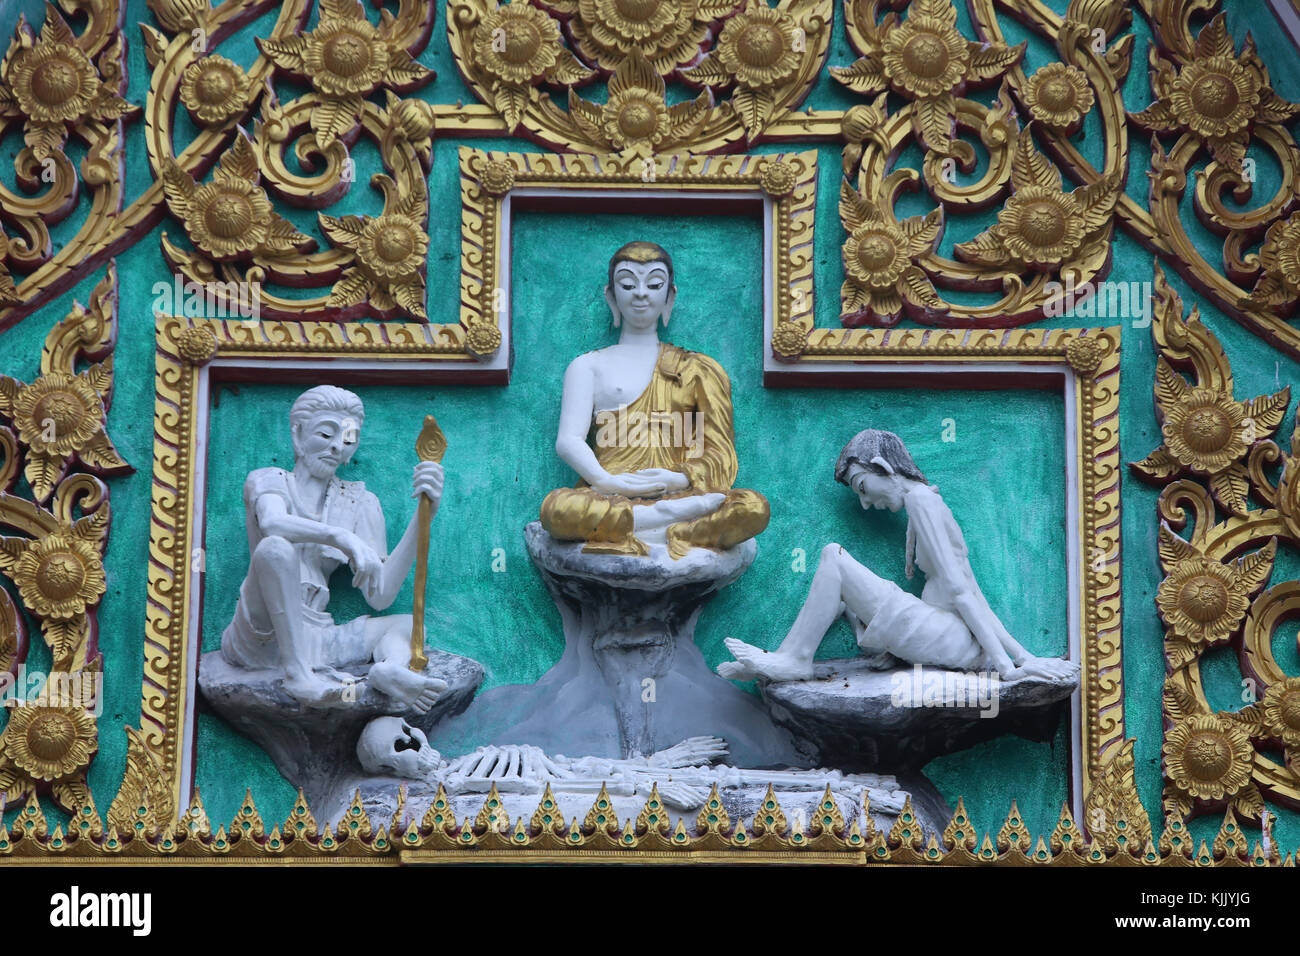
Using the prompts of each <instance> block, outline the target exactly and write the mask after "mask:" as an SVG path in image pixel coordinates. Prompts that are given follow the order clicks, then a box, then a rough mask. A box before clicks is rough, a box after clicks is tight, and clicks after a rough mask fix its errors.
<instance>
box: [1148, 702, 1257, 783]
mask: <svg viewBox="0 0 1300 956" xmlns="http://www.w3.org/2000/svg"><path fill="white" fill-rule="evenodd" d="M1163 753H1164V759H1165V774H1166V775H1167V776H1168V777H1169V780H1170V782H1171V783H1173V785H1174V787H1175V788H1177V789H1178V790H1180V791H1182V793H1183V794H1185V795H1186V796H1187V797H1189V798H1191V799H1192V800H1222V799H1223V798H1225V797H1233V796H1235V795H1236V794H1237V793H1239V792H1240V791H1241V790H1243V789H1245V787H1246V786H1247V785H1248V784H1249V783H1250V777H1251V771H1252V770H1253V769H1254V766H1255V752H1254V750H1252V749H1251V746H1250V738H1249V737H1247V736H1246V734H1245V733H1244V732H1243V731H1241V730H1240V729H1239V728H1237V727H1234V726H1233V725H1232V724H1230V723H1228V722H1227V721H1225V720H1223V719H1221V718H1219V717H1215V716H1213V715H1210V714H1204V715H1199V716H1195V717H1188V718H1186V719H1184V720H1180V721H1179V722H1178V723H1177V724H1176V725H1175V726H1174V728H1173V729H1172V730H1170V731H1169V733H1168V735H1167V736H1166V737H1165V745H1164V750H1163Z"/></svg>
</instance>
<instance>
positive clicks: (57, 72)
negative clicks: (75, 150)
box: [0, 4, 136, 161]
mask: <svg viewBox="0 0 1300 956" xmlns="http://www.w3.org/2000/svg"><path fill="white" fill-rule="evenodd" d="M16 32H17V36H16V38H15V40H14V41H13V43H12V44H10V47H9V52H8V53H7V54H5V58H4V62H3V65H0V114H7V115H14V114H15V113H16V114H18V115H21V116H23V117H24V118H25V126H24V135H23V140H24V142H26V144H27V146H28V148H30V149H31V151H32V155H33V156H35V158H36V159H37V160H38V161H40V160H43V159H45V158H46V157H47V156H49V155H51V154H52V153H54V152H55V151H60V152H61V151H62V150H63V146H64V143H65V142H66V140H67V131H68V127H69V126H75V125H77V124H79V123H87V122H96V121H98V122H104V121H109V122H111V121H114V120H116V119H118V118H120V117H123V116H126V115H128V114H131V113H134V112H136V107H133V106H131V104H130V103H128V102H127V101H126V100H124V99H122V97H121V96H119V95H118V90H117V89H116V88H115V86H114V83H113V81H114V80H116V79H118V78H119V77H118V75H117V71H118V64H117V62H116V58H117V57H118V56H119V55H120V50H118V49H111V50H108V51H106V52H105V54H104V58H103V62H102V63H101V64H100V66H99V68H98V69H97V68H96V66H95V64H94V63H93V62H91V59H90V57H89V56H88V55H87V54H86V51H85V50H83V49H82V47H81V46H80V45H79V44H78V42H77V38H76V37H75V36H73V34H72V30H71V29H69V28H68V24H67V22H66V21H65V20H64V19H63V17H62V16H60V14H59V11H58V10H57V9H56V8H55V7H54V5H53V4H46V7H45V25H44V26H43V27H41V32H40V36H33V34H32V31H31V28H30V27H28V26H27V23H26V21H25V20H24V19H23V18H22V17H19V21H18V27H17V31H16ZM101 71H102V74H103V75H101Z"/></svg>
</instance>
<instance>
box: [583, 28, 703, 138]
mask: <svg viewBox="0 0 1300 956" xmlns="http://www.w3.org/2000/svg"><path fill="white" fill-rule="evenodd" d="M666 90H667V87H666V85H665V84H664V80H663V77H661V76H660V75H659V74H658V73H656V72H655V70H654V67H652V66H651V65H650V61H649V60H647V59H646V58H645V57H644V56H642V55H641V53H640V51H638V50H633V51H632V52H631V53H629V54H628V55H627V57H626V58H625V59H624V60H623V62H622V63H620V64H619V67H618V69H617V70H615V71H614V75H613V77H611V78H610V81H609V88H608V98H607V99H606V101H605V103H604V104H603V105H602V106H597V105H596V104H594V103H589V102H587V101H586V100H584V99H582V98H581V97H579V96H578V94H576V93H574V92H573V90H569V116H570V117H571V118H572V119H573V121H574V123H575V124H576V125H577V127H578V128H579V129H580V130H581V131H582V133H583V134H584V135H585V136H586V137H587V138H588V139H590V140H592V141H593V142H596V143H599V144H600V145H601V146H602V147H605V148H609V149H614V150H616V151H619V152H623V151H630V152H632V153H633V154H635V155H639V156H649V155H650V154H651V153H654V152H656V151H658V150H660V149H662V148H664V147H666V146H668V145H670V144H674V143H680V142H681V141H682V140H683V139H685V138H686V137H688V136H689V135H690V134H691V133H692V132H694V131H695V129H696V128H698V127H699V125H700V123H701V122H703V121H704V119H705V116H706V115H707V114H708V110H709V107H710V105H711V103H712V95H711V94H710V93H708V92H707V91H706V92H704V93H701V94H700V95H699V96H697V97H696V98H695V99H694V100H687V101H686V102H683V103H676V104H674V105H673V106H669V105H668V103H667V101H666V100H665V95H666Z"/></svg>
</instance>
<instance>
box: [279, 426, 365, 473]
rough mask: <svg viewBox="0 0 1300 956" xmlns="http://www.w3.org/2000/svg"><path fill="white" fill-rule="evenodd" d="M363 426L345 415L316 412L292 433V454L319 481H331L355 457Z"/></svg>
mask: <svg viewBox="0 0 1300 956" xmlns="http://www.w3.org/2000/svg"><path fill="white" fill-rule="evenodd" d="M360 439H361V426H360V424H359V423H358V422H357V420H356V419H355V418H353V417H352V416H351V415H349V414H347V413H346V412H342V411H323V412H317V413H316V414H315V415H313V416H312V417H311V418H309V419H308V420H307V421H305V422H303V423H302V424H301V425H297V426H295V427H294V430H293V452H294V456H295V457H296V458H297V460H298V461H300V462H302V463H303V464H304V465H306V467H307V470H308V471H309V472H310V473H311V474H312V475H313V476H314V477H316V478H328V477H330V476H331V475H333V474H334V473H335V472H336V471H338V470H339V468H340V467H342V466H343V465H346V464H347V463H348V462H349V461H351V460H352V456H353V455H354V454H356V450H357V444H358V442H359V441H360Z"/></svg>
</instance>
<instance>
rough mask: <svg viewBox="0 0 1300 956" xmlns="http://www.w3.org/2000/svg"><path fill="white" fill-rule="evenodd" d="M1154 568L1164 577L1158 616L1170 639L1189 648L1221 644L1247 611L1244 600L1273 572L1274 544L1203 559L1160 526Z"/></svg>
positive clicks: (1247, 606) (1157, 593) (1275, 546)
mask: <svg viewBox="0 0 1300 956" xmlns="http://www.w3.org/2000/svg"><path fill="white" fill-rule="evenodd" d="M1158 547H1159V552H1160V565H1161V567H1162V568H1163V569H1164V572H1165V574H1166V577H1165V579H1164V580H1163V581H1161V582H1160V587H1159V588H1158V589H1157V590H1156V607H1157V608H1158V609H1159V611H1160V617H1161V619H1162V620H1163V621H1164V622H1165V626H1166V627H1167V628H1169V630H1170V631H1171V632H1173V634H1174V635H1176V636H1177V637H1178V638H1180V639H1182V640H1183V641H1185V642H1186V643H1187V644H1189V645H1192V646H1198V645H1211V644H1216V643H1218V642H1220V641H1224V640H1226V639H1227V638H1228V637H1230V636H1231V635H1232V634H1233V633H1234V632H1235V631H1236V630H1237V629H1238V628H1239V627H1241V622H1242V621H1243V620H1244V619H1245V617H1246V612H1247V611H1248V610H1249V609H1250V596H1251V595H1252V594H1253V593H1254V592H1256V591H1258V590H1259V589H1260V588H1261V587H1263V586H1264V582H1265V581H1267V580H1268V576H1269V574H1270V572H1271V571H1272V569H1273V556H1274V554H1276V552H1277V543H1276V541H1274V542H1271V543H1270V544H1268V545H1266V546H1265V547H1263V548H1261V549H1260V550H1258V551H1256V552H1254V553H1253V554H1250V555H1248V556H1246V557H1243V558H1239V559H1237V560H1236V561H1215V560H1212V559H1211V558H1207V557H1206V556H1205V554H1204V553H1203V552H1201V551H1200V550H1199V549H1198V548H1197V547H1196V546H1194V545H1192V544H1189V543H1188V542H1186V541H1184V540H1183V539H1182V538H1180V537H1178V536H1177V535H1176V534H1174V533H1173V532H1172V531H1170V530H1169V527H1168V525H1165V524H1162V525H1161V527H1160V537H1159V544H1158Z"/></svg>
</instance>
